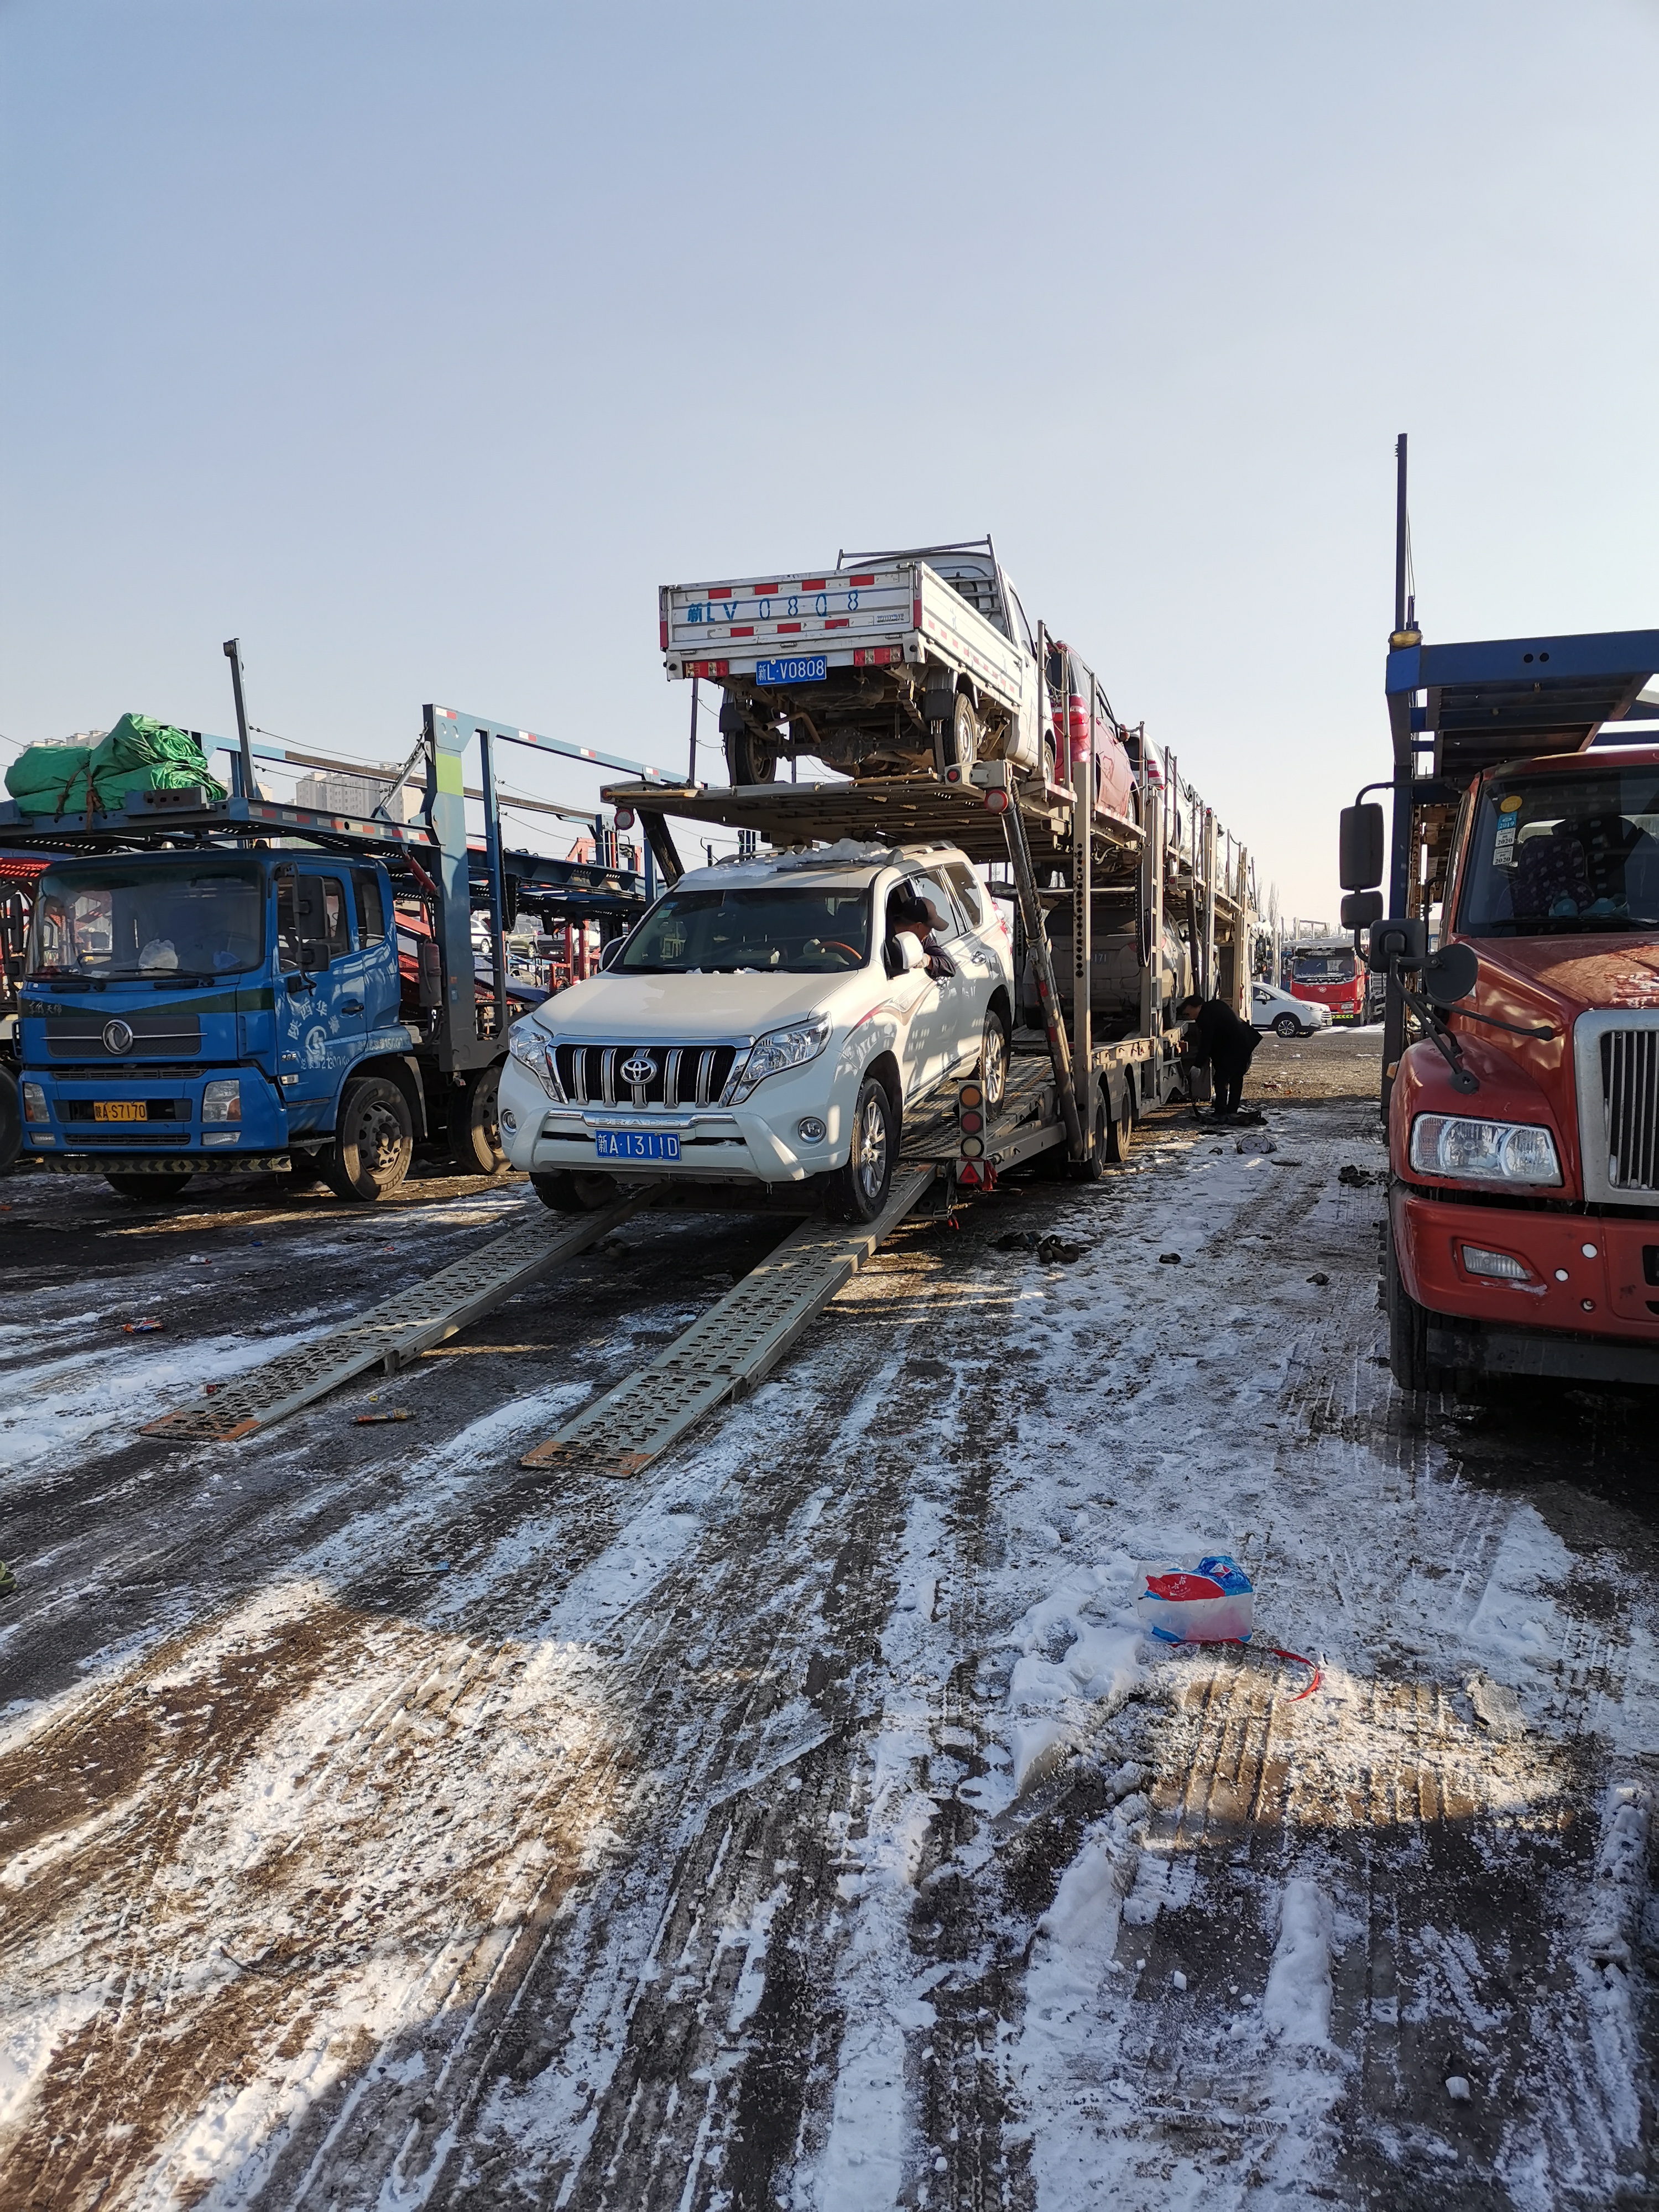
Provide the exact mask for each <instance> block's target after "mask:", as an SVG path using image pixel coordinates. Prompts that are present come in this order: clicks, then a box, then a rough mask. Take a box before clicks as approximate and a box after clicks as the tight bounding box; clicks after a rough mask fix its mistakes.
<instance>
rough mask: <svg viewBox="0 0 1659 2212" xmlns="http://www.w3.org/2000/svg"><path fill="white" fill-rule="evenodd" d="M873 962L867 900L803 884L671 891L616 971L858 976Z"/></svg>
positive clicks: (865, 894) (860, 894)
mask: <svg viewBox="0 0 1659 2212" xmlns="http://www.w3.org/2000/svg"><path fill="white" fill-rule="evenodd" d="M869 955H870V893H869V891H868V890H867V889H866V888H862V887H860V889H859V890H851V889H848V890H839V889H836V888H833V887H831V888H829V889H826V888H825V887H824V886H823V885H822V884H819V885H817V886H813V885H810V884H764V885H763V886H761V887H759V888H753V887H749V886H739V885H736V884H733V885H732V887H731V888H730V889H729V890H727V889H726V888H724V887H721V888H718V889H709V890H686V891H670V892H669V894H668V896H666V897H665V898H664V899H663V900H661V901H660V902H659V903H658V905H657V906H655V907H654V908H653V909H652V911H651V912H650V913H649V914H648V915H647V916H646V918H645V920H644V921H642V922H641V924H640V927H639V928H638V929H637V930H636V931H635V934H634V936H633V938H632V939H630V941H629V945H628V949H627V951H625V952H624V953H623V956H622V958H621V959H620V960H619V961H618V962H617V969H618V970H620V971H621V972H622V973H623V974H625V975H690V974H694V973H701V974H703V975H709V974H722V973H723V974H727V975H730V974H732V973H733V972H735V971H736V970H737V969H744V968H748V969H756V968H763V969H770V970H771V971H772V972H774V973H778V972H782V973H784V974H787V975H819V974H822V975H830V974H833V973H834V972H835V971H836V969H846V968H862V967H863V965H864V963H865V962H866V959H868V957H869Z"/></svg>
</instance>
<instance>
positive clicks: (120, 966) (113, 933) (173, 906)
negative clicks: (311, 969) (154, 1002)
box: [28, 854, 265, 982]
mask: <svg viewBox="0 0 1659 2212" xmlns="http://www.w3.org/2000/svg"><path fill="white" fill-rule="evenodd" d="M264 942H265V878H264V872H263V871H262V870H261V869H260V868H259V867H258V865H257V864H256V863H253V862H251V861H237V860H229V859H221V858H219V857H218V855H216V854H212V855H209V854H203V855H199V856H197V858H194V859H191V860H157V861H146V862H144V863H143V864H142V865H135V864H134V863H133V862H131V861H121V860H111V861H102V860H95V861H94V860H87V861H81V862H77V863H76V865H75V866H72V867H62V868H51V869H48V870H47V872H46V874H45V875H44V876H42V877H41V878H40V890H39V893H38V895H37V896H36V900H35V908H34V922H33V928H32V929H31V930H30V933H29V960H28V972H29V974H30V975H31V976H33V978H34V979H35V980H36V981H40V982H50V981H52V978H53V977H54V976H70V975H84V976H89V977H92V978H94V979H98V978H103V979H106V980H108V981H122V980H128V979H130V980H133V981H137V979H139V978H141V977H149V978H153V979H154V980H155V981H164V980H165V979H166V978H167V977H169V976H178V977H179V979H180V980H184V979H185V978H189V979H191V980H192V981H204V980H206V979H209V978H211V977H214V976H218V975H245V974H246V972H247V971H248V970H249V969H253V968H258V967H259V966H260V964H261V963H262V962H263V961H264Z"/></svg>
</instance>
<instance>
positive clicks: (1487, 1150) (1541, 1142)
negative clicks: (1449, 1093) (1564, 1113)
mask: <svg viewBox="0 0 1659 2212" xmlns="http://www.w3.org/2000/svg"><path fill="white" fill-rule="evenodd" d="M1411 1162H1412V1165H1413V1167H1414V1168H1416V1169H1418V1170H1420V1172H1421V1173H1423V1174H1424V1175H1436V1176H1452V1177H1454V1178H1455V1179H1456V1180H1459V1181H1463V1182H1522V1183H1531V1184H1534V1185H1537V1184H1540V1183H1559V1182H1560V1180H1561V1162H1560V1159H1559V1157H1558V1156H1557V1153H1556V1150H1555V1139H1554V1138H1553V1136H1552V1135H1551V1133H1550V1132H1549V1131H1548V1130H1547V1129H1544V1128H1541V1127H1539V1126H1538V1125H1537V1123H1536V1122H1533V1121H1476V1120H1474V1118H1473V1117H1472V1116H1469V1115H1462V1114H1419V1115H1418V1117H1417V1119H1416V1121H1413V1124H1412V1147H1411Z"/></svg>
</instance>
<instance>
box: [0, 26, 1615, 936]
mask: <svg viewBox="0 0 1659 2212" xmlns="http://www.w3.org/2000/svg"><path fill="white" fill-rule="evenodd" d="M1656 58H1659V9H1656V6H1655V5H1653V4H1651V0H1648V4H1640V5H1638V4H1636V0H1579V4H1577V6H1575V7H1573V8H1571V9H1562V8H1560V7H1559V6H1549V7H1546V6H1541V5H1534V4H1528V0H1507V4H1504V5H1503V6H1496V5H1492V6H1488V5H1480V4H1458V0H1449V4H1448V0H1441V4H1438V5H1435V6H1422V5H1413V4H1403V5H1399V6H1395V7H1392V8H1389V9H1363V8H1358V7H1351V6H1349V7H1345V6H1337V7H1333V6H1331V5H1329V4H1328V0H1326V4H1322V5H1289V6H1285V5H1277V6H1276V5H1271V4H1269V5H1266V6H1259V7H1256V8H1253V9H1240V8H1237V6H1212V5H1188V4H1182V0H1172V4H1168V5H1158V6H1152V5H1139V6H1133V7H1128V6H1112V5H1097V6H1093V7H1086V8H1085V7H1071V6H1063V5H1057V6H1051V7H1046V8H1044V7H1034V8H1030V9H1023V10H1012V9H1006V8H991V7H987V6H978V5H974V4H966V5H948V6H947V5H933V4H926V0H917V4H908V5H906V4H889V5H887V6H883V7H868V6H862V5H859V4H851V5H842V6H836V7H827V8H817V9H781V8H758V7H752V6H744V5H731V6H726V7H711V6H708V5H702V6H698V7H696V8H688V7H675V8H663V7H656V6H652V5H641V6H635V7H623V6H613V7H611V8H609V9H594V8H586V9H576V8H563V7H558V6H550V5H543V6H520V5H508V4H496V3H495V0H468V4H465V5H453V6H449V5H446V6H433V5H428V4H423V0H397V4H394V5H383V4H374V0H328V4H310V0H206V3H205V4H204V0H0V101H3V107H0V255H3V258H0V285H3V295H0V296H3V301H4V316H3V339H0V349H3V350H0V512H3V532H0V562H3V568H0V731H3V732H5V734H6V736H7V737H8V738H9V739H10V740H11V741H12V743H13V744H16V743H18V742H20V741H24V740H33V739H37V738H45V737H52V736H61V735H63V734H64V733H66V732H69V731H70V730H74V729H77V728H84V727H87V726H94V727H96V726H106V725H107V724H108V723H110V722H112V721H113V720H114V719H115V718H116V716H117V715H118V714H120V713H121V712H122V711H123V710H125V709H127V708H133V709H136V710H138V711H142V712H149V713H155V714H167V715H170V716H173V717H174V718H176V719H178V720H183V721H185V722H187V723H189V724H191V726H198V727H205V728H209V729H214V730H219V731H223V730H225V729H227V728H228V727H229V726H231V709H230V704H229V696H228V684H227V681H226V668H225V663H224V660H223V658H222V655H221V653H220V651H219V646H220V641H221V640H222V639H223V638H225V637H227V636H229V635H232V634H233V633H240V636H241V638H242V640H243V649H244V653H245V658H246V667H247V682H248V690H249V699H250V707H251V711H252V718H253V720H255V721H256V722H257V723H258V724H260V725H262V726H264V727H265V728H267V729H270V730H271V731H274V732H278V733H280V734H281V735H282V736H283V738H286V739H287V740H288V741H289V743H291V744H301V745H314V746H318V747H321V748H323V749H325V750H341V751H345V752H349V753H352V754H354V755H358V756H361V757H368V758H386V757H401V755H402V752H403V751H404V750H406V749H407V744H408V743H409V741H410V738H411V737H412V735H413V733H414V731H415V729H416V726H417V722H418V716H419V709H420V706H421V703H422V701H423V700H427V699H432V698H436V699H439V700H442V701H447V702H449V703H451V704H453V705H457V706H459V707H462V708H466V709H468V710H471V711H473V712H477V713H480V714H489V715H491V716H495V717H499V718H501V719H502V720H517V721H520V722H521V723H524V724H526V725H527V726H532V727H534V728H537V729H540V730H544V731H547V732H552V733H556V734H560V735H565V736H569V737H572V738H575V739H576V740H577V741H578V742H581V743H586V744H597V745H599V746H601V747H603V748H605V749H606V750H611V751H615V752H619V753H625V754H629V755H632V756H635V757H643V758H646V759H648V760H653V761H659V762H662V763H665V764H675V763H678V762H679V761H680V760H681V759H682V758H683V757H684V744H685V735H684V730H685V708H686V703H687V702H686V695H685V690H684V686H681V685H676V686H674V687H672V688H670V687H669V686H667V685H666V684H665V682H664V680H663V678H662V673H661V666H660V661H659V656H658V653H657V641H656V604H655V592H656V586H658V585H659V583H661V582H665V581H669V580H683V579H690V578H695V577H698V576H708V575H709V574H712V573H713V572H714V571H715V570H717V569H719V570H728V569H731V570H737V571H738V572H742V571H744V570H747V571H749V572H750V573H751V574H752V573H758V572H760V571H762V570H763V569H766V568H775V567H779V566H783V567H786V568H787V567H809V566H813V565H817V564H819V563H821V562H824V561H826V560H833V558H834V556H835V554H836V550H837V549H838V548H840V547H841V546H842V545H843V544H845V545H848V546H854V545H872V544H902V543H905V542H918V541H921V542H925V541H927V540H928V539H932V538H940V537H947V536H958V535H969V534H977V533H979V532H983V531H985V530H987V529H989V530H991V531H992V532H994V534H995V537H996V539H997V544H998V547H999V550H1000V552H1001V553H1002V555H1003V556H1004V558H1005V560H1006V562H1007V564H1008V566H1009V567H1010V568H1011V569H1012V573H1013V574H1014V575H1015V577H1016V578H1017V580H1018V582H1019V585H1020V587H1021V591H1022V593H1023V595H1024V599H1025V602H1026V605H1027V607H1028V608H1029V609H1030V611H1031V614H1032V616H1033V618H1034V619H1035V618H1036V617H1037V616H1038V615H1039V614H1040V615H1041V616H1042V617H1044V618H1045V619H1046V620H1047V621H1048V623H1049V624H1050V626H1051V627H1052V628H1053V629H1056V630H1058V631H1060V632H1061V633H1063V634H1064V635H1066V636H1068V637H1070V638H1071V639H1073V641H1075V642H1076V643H1077V644H1078V646H1079V647H1080V648H1081V649H1082V650H1083V651H1084V652H1085V653H1087V654H1088V655H1089V656H1090V658H1091V659H1092V661H1093V662H1094V664H1095V665H1096V666H1097V669H1098V670H1099V671H1101V673H1102V675H1103V678H1104V680H1105V682H1106V684H1107V688H1108V690H1109V694H1110V696H1111V698H1112V700H1113V702H1114V704H1115V707H1116V708H1117V709H1118V711H1119V712H1120V713H1121V714H1122V715H1123V716H1124V717H1125V718H1126V719H1127V720H1132V721H1133V720H1140V719H1142V718H1143V717H1144V718H1145V720H1146V723H1147V726H1148V730H1149V733H1151V734H1152V735H1153V736H1154V737H1155V738H1158V739H1159V740H1160V741H1161V742H1163V743H1164V744H1171V745H1173V746H1174V747H1175V748H1176V751H1177V753H1178V756H1179V757H1180V761H1181V763H1182V771H1183V773H1184V774H1186V775H1189V776H1190V777H1191V778H1192V779H1193V780H1194V781H1195V782H1196V783H1197V785H1198V787H1199V788H1200V790H1201V791H1202V792H1203V793H1205V795H1206V797H1207V798H1208V799H1210V800H1211V801H1212V804H1213V805H1215V806H1216V807H1217V809H1218V812H1219V813H1220V815H1221V817H1222V818H1223V820H1224V822H1225V823H1226V825H1227V826H1228V827H1230V828H1231V829H1233V830H1234V832H1235V833H1236V834H1237V835H1238V836H1242V837H1243V839H1244V841H1245V842H1247V843H1248V844H1249V845H1250V846H1251V848H1253V849H1254V850H1255V852H1256V853H1257V854H1258V855H1259V856H1260V860H1261V867H1262V870H1263V872H1264V874H1266V875H1269V876H1271V877H1273V878H1274V879H1275V880H1276V881H1277V882H1278V884H1279V889H1280V893H1281V897H1282V899H1283V902H1284V904H1285V908H1286V910H1287V911H1290V912H1297V913H1302V914H1325V915H1331V914H1334V906H1335V902H1336V898H1337V893H1336V890H1335V884H1334V844H1335V813H1336V809H1337V807H1338V806H1339V805H1341V804H1342V803H1343V801H1344V800H1345V799H1346V798H1347V797H1350V796H1352V792H1353V790H1354V788H1355V787H1357V786H1358V784H1359V783H1360V782H1362V781H1367V780H1369V779H1370V777H1371V776H1374V775H1378V774H1380V773H1382V772H1383V769H1384V767H1385V764H1386V743H1385V722H1384V717H1383V704H1382V696H1381V685H1382V661H1383V647H1384V639H1385V635H1386V631H1387V629H1388V626H1389V617H1390V611H1391V608H1390V596H1391V575H1392V558H1393V543H1392V537H1393V495H1394V483H1393V458H1392V450H1393V441H1394V435H1395V432H1396V431H1397V430H1399V429H1401V428H1407V429H1408V430H1409V431H1410V433H1411V436H1412V457H1413V498H1412V507H1413V530H1414V538H1415V550H1416V566H1417V579H1418V586H1419V613H1420V615H1421V617H1422V619H1423V622H1424V625H1425V631H1426V633H1427V635H1430V636H1431V637H1438V638H1449V637H1455V636H1480V635H1513V634H1516V633H1518V632H1523V631H1533V630H1538V629H1617V628H1623V627H1627V626H1631V627H1633V626H1647V625H1650V624H1655V623H1659V552H1656V529H1659V526H1656V520H1655V517H1656V515H1659V466H1656V437H1659V429H1656V410H1655V405H1654V389H1655V372H1654V367H1653V357H1654V338H1655V336H1656V330H1655V324H1656V313H1655V307H1654V305H1653V301H1654V294H1655V286H1654V281H1653V277H1654V270H1655V267H1656V265H1659V255H1656V245H1659V239H1656V192H1659V186H1656V173H1659V169H1656V163H1655V161H1654V157H1653V155H1652V153H1651V151H1650V149H1649V148H1648V147H1647V146H1646V144H1645V143H1644V135H1643V132H1642V131H1641V129H1640V127H1639V124H1640V118H1641V116H1642V115H1643V113H1644V100H1645V96H1646V88H1647V87H1648V85H1650V82H1651V81H1652V74H1653V70H1654V65H1655V62H1656ZM709 770H710V772H711V773H714V774H719V773H720V769H718V767H717V766H716V765H715V764H714V759H713V757H712V756H711V757H710V762H709ZM510 773H511V775H512V776H513V779H514V780H515V781H517V782H518V784H519V786H520V787H521V788H523V789H526V790H532V789H533V790H538V791H540V792H542V793H544V795H546V796H550V797H556V798H560V799H568V800H569V801H571V802H572V803H574V804H586V803H587V802H588V801H589V800H590V799H592V796H593V794H594V792H595V790H596V787H597V780H596V779H595V778H593V777H592V776H591V775H587V774H586V771H583V770H580V769H574V768H573V769H569V770H568V771H566V770H562V769H558V768H555V767H552V766H550V765H547V764H544V763H540V762H532V761H530V760H528V759H527V758H526V759H525V760H524V761H522V762H520V761H517V760H515V761H514V763H513V766H512V769H511V771H510Z"/></svg>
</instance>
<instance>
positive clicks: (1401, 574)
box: [1394, 430, 1407, 630]
mask: <svg viewBox="0 0 1659 2212" xmlns="http://www.w3.org/2000/svg"><path fill="white" fill-rule="evenodd" d="M1394 458H1395V495H1394V626H1395V629H1396V630H1402V629H1405V627H1406V532H1407V522H1406V434H1405V432H1404V431H1403V430H1402V431H1401V433H1400V435H1399V436H1398V437H1397V438H1396V439H1395V441H1394Z"/></svg>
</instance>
